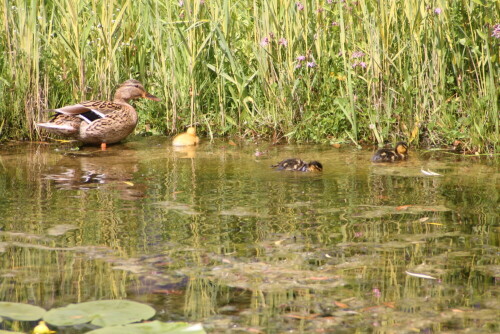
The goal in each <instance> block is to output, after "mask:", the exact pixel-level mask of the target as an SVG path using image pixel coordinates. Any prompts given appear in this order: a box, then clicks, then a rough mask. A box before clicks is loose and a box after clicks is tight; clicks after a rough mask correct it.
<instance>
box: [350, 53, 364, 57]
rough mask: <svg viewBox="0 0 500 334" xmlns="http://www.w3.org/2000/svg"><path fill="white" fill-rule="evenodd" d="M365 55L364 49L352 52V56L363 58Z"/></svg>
mask: <svg viewBox="0 0 500 334" xmlns="http://www.w3.org/2000/svg"><path fill="white" fill-rule="evenodd" d="M364 55H365V53H364V52H363V51H356V52H353V53H352V55H351V58H361V57H363V56H364Z"/></svg>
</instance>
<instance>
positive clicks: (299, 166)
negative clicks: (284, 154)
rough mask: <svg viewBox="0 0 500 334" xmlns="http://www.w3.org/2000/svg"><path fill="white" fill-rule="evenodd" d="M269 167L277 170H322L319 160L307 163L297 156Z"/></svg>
mask: <svg viewBox="0 0 500 334" xmlns="http://www.w3.org/2000/svg"><path fill="white" fill-rule="evenodd" d="M271 167H272V168H276V169H278V170H292V171H297V172H321V171H322V170H323V165H322V164H321V163H320V162H319V161H311V162H309V163H307V162H305V161H303V160H301V159H298V158H291V159H285V160H283V161H280V162H278V163H277V164H276V165H272V166H271Z"/></svg>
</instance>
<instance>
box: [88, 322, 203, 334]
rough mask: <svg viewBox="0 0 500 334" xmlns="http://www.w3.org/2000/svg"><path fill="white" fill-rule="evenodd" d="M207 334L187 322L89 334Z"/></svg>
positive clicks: (124, 328) (199, 326)
mask: <svg viewBox="0 0 500 334" xmlns="http://www.w3.org/2000/svg"><path fill="white" fill-rule="evenodd" d="M143 333H144V334H155V333H158V334H160V333H161V334H177V333H179V334H181V333H190V334H205V333H206V332H205V330H204V329H203V327H202V326H201V325H200V324H195V325H190V324H187V323H185V322H169V323H166V322H161V321H152V322H145V323H141V324H132V325H125V326H113V327H105V328H100V329H96V330H93V331H91V332H88V333H87V334H143Z"/></svg>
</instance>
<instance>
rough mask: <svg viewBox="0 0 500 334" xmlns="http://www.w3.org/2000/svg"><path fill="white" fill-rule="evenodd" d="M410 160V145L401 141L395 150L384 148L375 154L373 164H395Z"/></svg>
mask: <svg viewBox="0 0 500 334" xmlns="http://www.w3.org/2000/svg"><path fill="white" fill-rule="evenodd" d="M406 159H408V145H407V144H406V143H405V142H402V141H400V142H399V143H397V144H396V147H395V148H394V150H391V149H387V148H382V149H380V150H378V151H377V152H375V154H374V155H373V157H372V161H373V162H394V161H401V160H406Z"/></svg>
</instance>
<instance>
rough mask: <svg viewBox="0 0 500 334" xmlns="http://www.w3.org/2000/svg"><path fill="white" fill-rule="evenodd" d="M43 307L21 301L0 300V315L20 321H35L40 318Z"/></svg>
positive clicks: (43, 311) (43, 310)
mask: <svg viewBox="0 0 500 334" xmlns="http://www.w3.org/2000/svg"><path fill="white" fill-rule="evenodd" d="M45 312H47V311H45V309H43V308H41V307H38V306H34V305H28V304H22V303H8V302H0V316H3V317H6V318H10V319H13V320H20V321H35V320H38V319H41V318H42V317H43V315H44V313H45Z"/></svg>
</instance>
